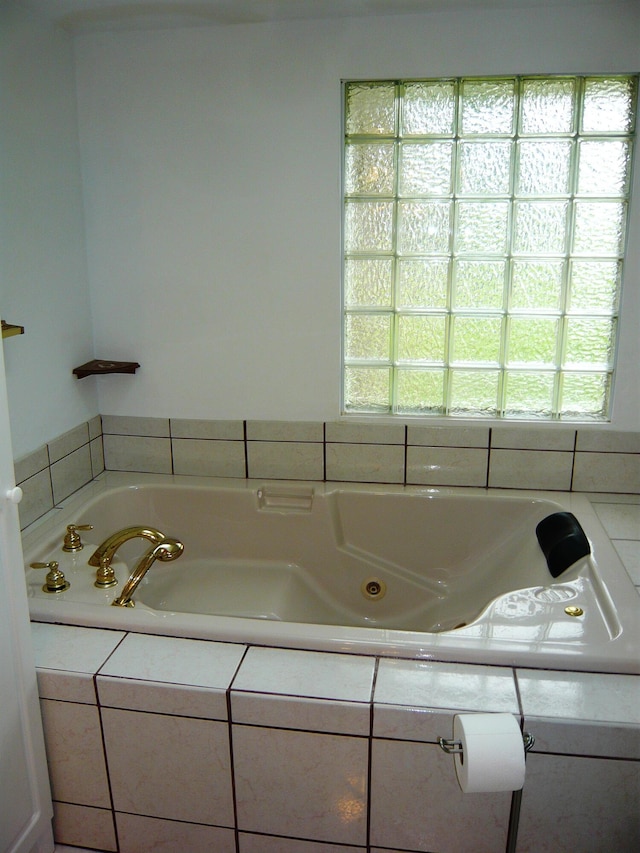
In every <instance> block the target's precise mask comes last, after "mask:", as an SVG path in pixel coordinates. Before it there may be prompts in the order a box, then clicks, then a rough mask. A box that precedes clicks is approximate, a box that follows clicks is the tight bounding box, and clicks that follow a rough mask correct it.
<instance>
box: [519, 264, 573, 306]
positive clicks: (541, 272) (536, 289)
mask: <svg viewBox="0 0 640 853" xmlns="http://www.w3.org/2000/svg"><path fill="white" fill-rule="evenodd" d="M563 272H564V261H520V260H514V262H513V265H512V271H511V300H510V307H511V309H512V310H516V311H519V310H529V311H531V310H538V311H558V310H560V304H561V297H562V276H563Z"/></svg>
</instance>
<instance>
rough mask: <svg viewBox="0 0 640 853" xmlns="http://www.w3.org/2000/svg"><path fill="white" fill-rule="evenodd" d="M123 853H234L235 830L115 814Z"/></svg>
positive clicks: (121, 852)
mask: <svg viewBox="0 0 640 853" xmlns="http://www.w3.org/2000/svg"><path fill="white" fill-rule="evenodd" d="M116 825H117V827H118V841H119V843H120V848H119V849H120V853H150V851H152V850H157V851H160V850H164V851H167V853H170V851H175V853H200V851H202V853H204V851H211V853H213V851H215V853H235V850H236V841H235V833H234V831H233V830H232V829H225V828H223V827H217V826H203V825H199V824H195V823H184V822H182V821H176V820H160V819H158V818H151V817H142V816H140V815H132V814H120V813H116Z"/></svg>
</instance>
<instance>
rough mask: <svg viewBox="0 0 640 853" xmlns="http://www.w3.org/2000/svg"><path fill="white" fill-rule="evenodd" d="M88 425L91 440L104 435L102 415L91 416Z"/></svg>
mask: <svg viewBox="0 0 640 853" xmlns="http://www.w3.org/2000/svg"><path fill="white" fill-rule="evenodd" d="M88 426H89V439H90V440H91V439H94V438H98V437H99V436H102V418H101V417H100V415H96V416H95V417H94V418H91V420H90V421H89V424H88Z"/></svg>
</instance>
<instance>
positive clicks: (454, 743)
mask: <svg viewBox="0 0 640 853" xmlns="http://www.w3.org/2000/svg"><path fill="white" fill-rule="evenodd" d="M522 742H523V744H524V751H525V752H529V750H530V749H533V745H534V743H535V742H536V739H535V738H534V736H533V735H532V734H529V732H522ZM438 746H439V747H440V749H442V750H443V751H444V752H446V753H447V755H462V753H463V752H464V750H463V749H462V742H461V741H459V740H452V739H451V738H445V737H439V738H438Z"/></svg>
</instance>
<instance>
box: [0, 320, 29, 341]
mask: <svg viewBox="0 0 640 853" xmlns="http://www.w3.org/2000/svg"><path fill="white" fill-rule="evenodd" d="M14 335H24V326H16V325H14V324H13V323H7V322H6V321H5V320H3V321H2V337H3V338H12V337H13V336H14Z"/></svg>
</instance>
